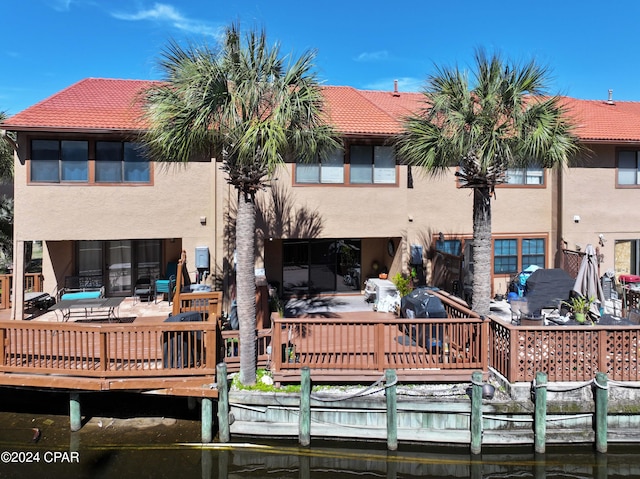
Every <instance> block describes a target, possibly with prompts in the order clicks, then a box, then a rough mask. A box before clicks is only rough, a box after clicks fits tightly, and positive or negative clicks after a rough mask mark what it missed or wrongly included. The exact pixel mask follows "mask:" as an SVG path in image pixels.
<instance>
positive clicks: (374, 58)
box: [355, 50, 389, 62]
mask: <svg viewBox="0 0 640 479" xmlns="http://www.w3.org/2000/svg"><path fill="white" fill-rule="evenodd" d="M388 58H389V52H388V51H386V50H378V51H377V52H362V53H361V54H360V55H358V56H357V57H356V58H355V60H356V61H357V62H379V61H384V60H386V59H388Z"/></svg>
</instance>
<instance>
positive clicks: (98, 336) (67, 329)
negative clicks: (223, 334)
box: [0, 321, 216, 385]
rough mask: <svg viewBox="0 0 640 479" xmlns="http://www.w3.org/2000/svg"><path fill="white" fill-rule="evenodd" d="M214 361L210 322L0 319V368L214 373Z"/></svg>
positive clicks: (85, 373) (90, 373)
mask: <svg viewBox="0 0 640 479" xmlns="http://www.w3.org/2000/svg"><path fill="white" fill-rule="evenodd" d="M215 366H216V324H215V323H214V322H190V323H187V322H185V323H161V324H144V325H143V324H140V325H136V324H85V323H53V322H36V321H33V322H32V321H29V322H28V321H2V322H0V371H1V372H6V373H21V372H22V373H29V374H64V375H67V376H82V377H94V378H108V377H132V376H166V375H168V374H170V375H172V376H176V375H178V376H180V375H194V374H200V375H201V374H214V373H215ZM45 383H46V377H44V378H43V385H45Z"/></svg>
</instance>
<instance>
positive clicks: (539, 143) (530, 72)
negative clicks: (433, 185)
mask: <svg viewBox="0 0 640 479" xmlns="http://www.w3.org/2000/svg"><path fill="white" fill-rule="evenodd" d="M475 68H476V70H475V71H474V72H473V74H472V75H471V77H472V80H473V84H471V81H470V75H469V73H468V72H466V71H463V70H460V69H459V68H457V67H456V68H437V69H436V73H435V74H434V75H431V76H430V77H429V78H428V79H427V84H426V88H425V90H424V100H425V106H424V108H423V109H421V111H419V112H417V113H415V114H413V115H411V116H409V117H408V118H406V120H405V124H404V131H403V133H402V135H400V138H399V140H398V154H399V156H400V157H401V158H403V159H404V161H405V162H406V163H407V164H409V165H415V166H418V167H421V168H422V169H424V170H425V171H426V172H428V173H429V174H431V175H441V174H445V173H446V172H448V171H449V168H450V167H456V166H457V167H459V169H458V171H457V173H456V176H457V178H458V180H459V184H460V187H462V188H472V190H473V254H474V275H473V305H472V307H473V309H474V310H475V311H476V312H478V313H479V314H481V315H486V314H488V313H489V306H490V294H491V271H492V267H491V248H492V243H491V198H492V197H493V196H494V192H495V191H494V190H495V187H496V185H498V184H501V183H504V182H505V181H506V174H507V170H508V169H509V168H524V167H527V166H542V167H544V168H553V167H561V166H562V165H565V164H568V162H569V161H570V160H571V159H573V158H574V156H575V155H576V154H577V152H578V151H579V146H578V143H577V137H576V136H575V135H574V134H573V129H574V125H573V122H572V120H571V118H570V117H569V115H568V111H567V109H566V108H565V107H564V106H563V102H562V99H561V97H559V96H555V95H553V96H550V95H548V94H547V93H546V88H547V87H546V82H547V69H546V68H543V67H540V66H538V65H536V63H535V62H533V61H531V62H529V63H527V64H524V65H522V66H520V65H516V64H512V63H506V62H503V61H502V59H501V58H500V56H499V55H495V54H494V55H492V56H490V57H489V56H488V55H487V54H486V53H485V52H484V51H482V50H478V51H477V52H476V54H475Z"/></svg>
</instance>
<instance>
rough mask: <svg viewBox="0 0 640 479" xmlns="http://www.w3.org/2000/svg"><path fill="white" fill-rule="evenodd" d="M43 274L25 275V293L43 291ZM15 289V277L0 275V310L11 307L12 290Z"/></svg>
mask: <svg viewBox="0 0 640 479" xmlns="http://www.w3.org/2000/svg"><path fill="white" fill-rule="evenodd" d="M42 281H43V276H42V273H26V274H25V275H24V290H25V291H42ZM12 289H13V275H12V274H0V309H9V308H10V307H11V290H12Z"/></svg>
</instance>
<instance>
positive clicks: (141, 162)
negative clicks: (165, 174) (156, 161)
mask: <svg viewBox="0 0 640 479" xmlns="http://www.w3.org/2000/svg"><path fill="white" fill-rule="evenodd" d="M148 181H149V162H148V161H147V160H146V158H145V156H144V153H143V150H142V148H141V146H140V145H137V144H135V143H130V142H124V143H123V142H119V141H98V142H96V182H97V183H122V182H125V183H126V182H148Z"/></svg>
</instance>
